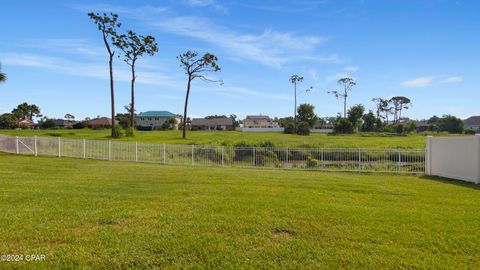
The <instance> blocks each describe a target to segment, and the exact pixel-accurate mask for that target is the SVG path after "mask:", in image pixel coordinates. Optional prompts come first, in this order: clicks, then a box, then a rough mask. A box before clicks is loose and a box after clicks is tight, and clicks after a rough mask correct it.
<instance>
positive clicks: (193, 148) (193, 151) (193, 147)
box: [192, 145, 195, 165]
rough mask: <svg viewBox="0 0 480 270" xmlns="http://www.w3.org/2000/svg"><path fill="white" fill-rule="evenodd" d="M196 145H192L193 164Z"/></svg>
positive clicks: (193, 163)
mask: <svg viewBox="0 0 480 270" xmlns="http://www.w3.org/2000/svg"><path fill="white" fill-rule="evenodd" d="M194 153H195V145H192V165H195V154H194Z"/></svg>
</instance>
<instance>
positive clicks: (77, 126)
mask: <svg viewBox="0 0 480 270" xmlns="http://www.w3.org/2000/svg"><path fill="white" fill-rule="evenodd" d="M87 124H88V123H87V122H84V121H82V122H77V123H75V124H73V125H72V128H73V129H83V128H86V127H87Z"/></svg>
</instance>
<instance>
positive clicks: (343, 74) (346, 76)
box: [325, 72, 357, 82]
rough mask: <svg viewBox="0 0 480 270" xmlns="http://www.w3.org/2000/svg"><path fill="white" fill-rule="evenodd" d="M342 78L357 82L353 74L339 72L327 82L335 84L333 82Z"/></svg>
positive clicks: (328, 77) (329, 77)
mask: <svg viewBox="0 0 480 270" xmlns="http://www.w3.org/2000/svg"><path fill="white" fill-rule="evenodd" d="M341 78H352V79H353V80H357V79H356V78H355V77H353V76H352V75H351V74H349V73H347V72H337V73H335V74H333V75H330V76H327V78H326V79H325V80H326V81H327V82H333V81H338V80H339V79H341Z"/></svg>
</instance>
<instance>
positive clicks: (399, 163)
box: [397, 149, 402, 173]
mask: <svg viewBox="0 0 480 270" xmlns="http://www.w3.org/2000/svg"><path fill="white" fill-rule="evenodd" d="M397 154H398V168H397V170H398V173H400V167H401V166H402V164H401V163H402V155H401V153H400V149H397Z"/></svg>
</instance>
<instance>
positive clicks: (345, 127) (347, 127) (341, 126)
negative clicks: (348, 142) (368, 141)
mask: <svg viewBox="0 0 480 270" xmlns="http://www.w3.org/2000/svg"><path fill="white" fill-rule="evenodd" d="M333 131H334V132H335V133H338V134H352V133H353V125H352V122H350V121H348V119H345V118H340V119H338V120H337V121H335V123H334V124H333Z"/></svg>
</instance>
